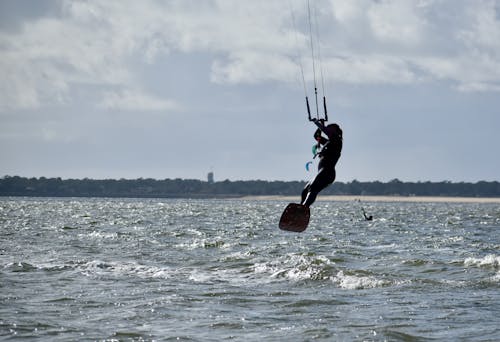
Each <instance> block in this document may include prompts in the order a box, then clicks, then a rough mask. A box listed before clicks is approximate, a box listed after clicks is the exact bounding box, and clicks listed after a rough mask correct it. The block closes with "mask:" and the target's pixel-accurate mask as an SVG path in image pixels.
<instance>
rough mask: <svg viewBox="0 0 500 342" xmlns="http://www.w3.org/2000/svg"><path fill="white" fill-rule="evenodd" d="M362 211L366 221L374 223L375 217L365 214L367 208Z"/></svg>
mask: <svg viewBox="0 0 500 342" xmlns="http://www.w3.org/2000/svg"><path fill="white" fill-rule="evenodd" d="M361 210H362V211H363V216H364V217H365V220H367V221H372V220H373V215H370V216H368V215H366V212H365V208H361Z"/></svg>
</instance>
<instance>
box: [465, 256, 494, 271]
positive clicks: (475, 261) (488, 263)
mask: <svg viewBox="0 0 500 342" xmlns="http://www.w3.org/2000/svg"><path fill="white" fill-rule="evenodd" d="M464 265H465V266H467V267H471V266H477V267H488V268H495V269H497V268H500V256H497V255H494V254H488V255H486V256H485V257H483V258H466V259H465V261H464Z"/></svg>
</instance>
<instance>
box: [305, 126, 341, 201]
mask: <svg viewBox="0 0 500 342" xmlns="http://www.w3.org/2000/svg"><path fill="white" fill-rule="evenodd" d="M318 124H320V125H323V122H320V123H318ZM324 131H326V133H328V139H326V138H325V137H323V136H322V135H321V133H322V130H321V129H320V128H318V129H317V130H316V132H314V139H316V141H317V142H318V144H319V145H320V146H322V148H321V151H320V152H319V153H318V156H319V164H318V174H317V175H316V177H314V179H313V180H312V181H310V182H309V183H307V184H306V186H305V187H304V190H302V196H301V197H302V201H301V204H302V205H305V206H306V207H309V206H310V205H311V204H313V203H314V201H315V200H316V197H317V196H318V193H319V192H320V191H321V190H323V189H324V188H326V187H327V186H328V185H330V184H332V183H333V181H334V180H335V176H336V174H335V165H336V164H337V161H338V160H339V158H340V154H341V152H342V130H341V129H340V126H339V125H337V124H331V125H328V126H326V127H324Z"/></svg>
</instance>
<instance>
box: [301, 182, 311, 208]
mask: <svg viewBox="0 0 500 342" xmlns="http://www.w3.org/2000/svg"><path fill="white" fill-rule="evenodd" d="M311 183H312V182H308V183H307V184H306V186H305V187H304V189H303V190H302V194H301V195H300V197H301V200H300V203H302V204H303V203H304V201H305V200H306V197H307V194H308V193H309V190H310V189H311Z"/></svg>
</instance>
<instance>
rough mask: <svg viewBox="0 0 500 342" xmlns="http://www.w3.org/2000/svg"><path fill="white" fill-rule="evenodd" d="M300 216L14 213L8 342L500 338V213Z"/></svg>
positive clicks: (3, 205) (241, 211)
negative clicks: (301, 222) (290, 224)
mask: <svg viewBox="0 0 500 342" xmlns="http://www.w3.org/2000/svg"><path fill="white" fill-rule="evenodd" d="M285 205H286V203H285V202H282V201H252V200H195V201H193V200H164V199H156V200H153V199H147V200H134V199H22V198H4V199H1V200H0V339H4V340H10V339H12V340H16V339H27V338H36V337H38V338H41V339H43V340H50V341H68V340H124V341H128V340H169V339H172V340H176V339H180V340H191V341H210V340H213V341H219V340H241V341H243V340H255V341H257V340H258V341H282V340H290V341H307V340H324V341H331V340H366V341H383V340H389V341H394V340H402V341H418V340H428V339H435V340H468V341H494V340H499V339H500V318H499V317H500V291H499V288H500V286H499V285H500V250H499V247H500V236H499V228H500V205H498V204H472V203H469V204H467V203H464V204H456V203H455V204H449V203H448V204H447V203H381V202H373V203H362V204H361V203H359V202H317V203H316V204H315V206H314V207H313V209H312V219H311V223H310V225H309V228H308V229H307V230H306V231H305V232H304V233H302V234H296V233H288V232H282V231H280V230H279V229H278V228H277V222H278V219H279V216H280V215H281V211H282V210H283V208H284V207H285ZM361 205H363V207H364V208H365V209H366V210H367V212H368V213H369V214H373V215H374V216H375V219H374V221H371V222H368V221H364V220H362V216H361Z"/></svg>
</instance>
